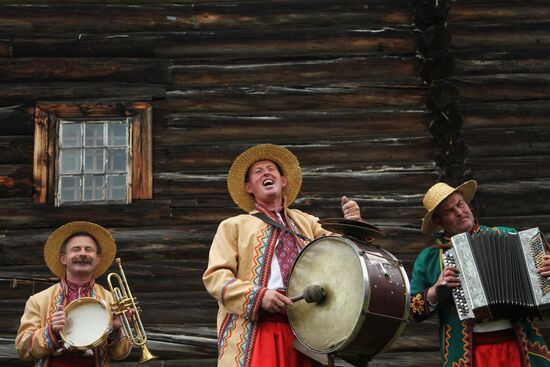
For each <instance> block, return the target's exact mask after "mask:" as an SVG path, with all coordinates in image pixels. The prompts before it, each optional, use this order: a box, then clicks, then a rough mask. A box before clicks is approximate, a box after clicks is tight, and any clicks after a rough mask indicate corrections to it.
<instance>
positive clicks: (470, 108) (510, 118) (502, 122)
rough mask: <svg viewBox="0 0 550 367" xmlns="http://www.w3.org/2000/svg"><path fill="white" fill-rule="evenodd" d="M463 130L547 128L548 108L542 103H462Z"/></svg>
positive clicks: (549, 109)
mask: <svg viewBox="0 0 550 367" xmlns="http://www.w3.org/2000/svg"><path fill="white" fill-rule="evenodd" d="M460 110H461V113H462V116H463V117H464V128H465V129H468V130H469V129H480V128H495V127H500V128H507V127H528V126H533V127H536V126H548V122H549V121H550V118H549V116H550V106H549V105H548V103H547V102H546V101H544V100H542V101H509V102H485V103H462V104H461V106H460Z"/></svg>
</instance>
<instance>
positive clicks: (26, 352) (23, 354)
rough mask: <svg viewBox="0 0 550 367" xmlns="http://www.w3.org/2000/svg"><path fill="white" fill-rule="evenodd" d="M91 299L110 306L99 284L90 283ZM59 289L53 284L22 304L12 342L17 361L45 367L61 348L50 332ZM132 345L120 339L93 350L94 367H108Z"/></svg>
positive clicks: (60, 294)
mask: <svg viewBox="0 0 550 367" xmlns="http://www.w3.org/2000/svg"><path fill="white" fill-rule="evenodd" d="M91 295H92V297H94V298H97V299H102V300H105V301H106V303H107V305H110V304H111V302H112V300H113V297H112V295H111V293H110V292H109V291H107V290H106V289H105V288H103V287H102V286H101V285H99V284H94V286H93V291H92V294H91ZM63 298H64V293H63V288H62V286H61V284H60V283H57V284H55V285H53V286H51V287H49V288H48V289H45V290H43V291H42V292H39V293H37V294H35V295H32V296H31V297H30V298H29V299H28V301H27V304H26V305H25V312H24V313H23V316H22V317H21V324H20V326H19V330H18V332H17V337H16V339H15V346H16V349H17V353H18V354H19V358H21V359H22V360H24V361H32V360H35V361H36V366H47V365H48V364H49V363H48V362H49V359H50V358H51V356H52V354H53V353H54V352H55V351H57V350H59V349H60V348H62V347H63V345H62V344H63V343H59V342H58V340H56V337H55V336H54V335H53V330H51V326H50V320H51V317H52V314H53V313H54V312H56V311H58V310H59V309H60V306H61V305H62V304H63ZM131 348H132V344H131V343H130V341H128V340H127V339H124V338H120V339H118V340H114V341H112V342H109V341H108V342H106V343H103V345H101V346H99V347H97V348H94V356H95V362H96V366H97V367H108V366H109V365H110V363H109V360H110V359H113V360H118V359H123V358H126V356H128V354H129V353H130V350H131Z"/></svg>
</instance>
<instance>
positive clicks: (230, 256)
mask: <svg viewBox="0 0 550 367" xmlns="http://www.w3.org/2000/svg"><path fill="white" fill-rule="evenodd" d="M252 213H255V211H254V212H252ZM285 213H286V216H287V217H288V218H289V219H290V221H289V226H290V227H291V228H292V229H293V230H294V231H296V232H299V233H301V234H303V235H305V236H306V237H308V238H311V239H314V238H317V237H320V236H323V235H327V234H330V233H329V232H328V231H326V230H324V229H323V228H322V227H321V226H320V225H319V223H317V221H318V218H317V217H314V216H312V215H309V214H306V213H304V212H302V211H299V210H296V209H286V211H285ZM279 232H280V230H279V229H274V228H273V227H272V226H270V225H269V224H266V223H264V222H263V221H262V220H261V219H259V218H256V217H254V216H252V215H250V214H243V215H239V216H236V217H232V218H229V219H226V220H225V221H223V222H222V223H221V224H220V225H219V227H218V230H217V232H216V235H215V237H214V240H213V242H212V247H211V249H210V256H209V261H208V269H207V270H206V272H205V273H204V276H203V281H204V284H205V286H206V289H207V290H208V292H209V293H210V294H211V295H212V296H213V297H214V298H216V300H218V304H219V311H218V320H217V326H218V328H217V329H218V366H219V367H229V366H235V367H236V366H239V367H246V366H249V364H250V359H251V357H252V350H253V348H254V341H255V337H256V333H257V322H256V321H257V320H258V315H259V311H260V308H261V303H262V298H263V296H264V294H265V292H266V290H267V288H266V286H267V282H268V280H269V275H270V267H271V261H272V259H273V253H274V250H275V245H276V243H277V238H278V236H279ZM305 245H306V244H305V243H304V242H303V241H302V240H300V247H302V248H303V247H304V246H305Z"/></svg>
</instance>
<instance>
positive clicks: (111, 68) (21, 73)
mask: <svg viewBox="0 0 550 367" xmlns="http://www.w3.org/2000/svg"><path fill="white" fill-rule="evenodd" d="M44 64H46V65H48V68H47V69H46V70H45V69H44ZM0 80H2V82H3V83H14V82H17V81H20V80H21V81H25V80H32V81H34V82H43V81H48V82H67V81H82V82H86V81H89V82H101V81H104V82H132V83H163V84H167V83H170V80H171V78H170V61H168V60H163V59H147V60H144V59H142V58H125V59H112V58H80V59H74V58H62V57H61V58H43V57H29V58H25V57H17V58H12V59H0Z"/></svg>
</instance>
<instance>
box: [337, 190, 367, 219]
mask: <svg viewBox="0 0 550 367" xmlns="http://www.w3.org/2000/svg"><path fill="white" fill-rule="evenodd" d="M342 212H343V213H344V218H346V219H350V220H358V221H363V218H361V209H359V205H358V204H357V202H355V201H354V200H350V199H348V198H347V196H342Z"/></svg>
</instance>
